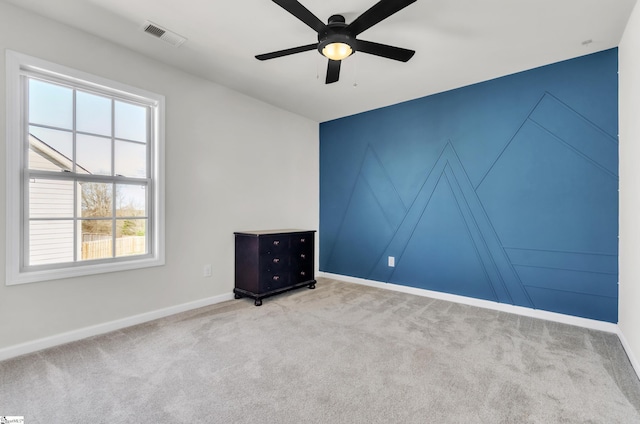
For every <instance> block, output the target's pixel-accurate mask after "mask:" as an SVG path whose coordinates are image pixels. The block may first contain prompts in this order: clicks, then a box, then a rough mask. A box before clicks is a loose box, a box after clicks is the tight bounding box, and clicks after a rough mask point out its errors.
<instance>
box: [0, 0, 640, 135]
mask: <svg viewBox="0 0 640 424" xmlns="http://www.w3.org/2000/svg"><path fill="white" fill-rule="evenodd" d="M5 1H7V2H8V3H12V4H14V5H16V6H19V7H23V8H26V9H30V10H33V11H34V12H36V13H39V14H41V15H44V16H47V17H50V18H52V19H55V20H58V21H61V22H63V23H66V24H68V25H71V26H73V27H77V28H80V29H82V30H85V31H87V32H89V33H93V34H95V35H98V36H100V37H102V38H105V39H107V40H110V41H113V42H115V43H118V44H121V45H124V46H126V47H128V48H130V49H132V50H135V51H138V52H140V53H142V54H144V55H147V56H150V57H153V58H155V59H157V60H159V61H161V62H165V63H167V64H171V65H173V66H176V67H178V68H181V69H183V70H185V71H187V72H190V73H192V74H195V75H198V76H201V77H204V78H206V79H209V80H211V81H214V82H217V83H219V84H222V85H225V86H228V87H231V88H233V89H235V90H237V91H240V92H242V93H245V94H247V95H249V96H252V97H254V98H257V99H260V100H263V101H265V102H267V103H270V104H273V105H276V106H278V107H281V108H283V109H286V110H289V111H292V112H295V113H297V114H300V115H303V116H306V117H308V118H310V119H313V120H315V121H318V122H323V121H327V120H331V119H335V118H339V117H343V116H347V115H352V114H355V113H359V112H363V111H366V110H371V109H375V108H378V107H382V106H387V105H390V104H394V103H398V102H401V101H405V100H410V99H414V98H418V97H423V96H426V95H429V94H433V93H438V92H442V91H446V90H449V89H452V88H457V87H461V86H464V85H468V84H472V83H476V82H480V81H484V80H488V79H492V78H496V77H499V76H503V75H507V74H511V73H514V72H518V71H522V70H526V69H531V68H534V67H537V66H541V65H546V64H549V63H553V62H557V61H560V60H564V59H569V58H573V57H577V56H582V55H585V54H589V53H593V52H597V51H601V50H605V49H609V48H612V47H616V46H617V45H618V43H619V42H620V38H621V36H622V33H623V31H624V27H625V25H626V23H627V20H628V18H629V15H630V14H631V11H632V9H633V6H634V5H635V3H636V0H418V1H417V2H416V3H414V4H412V5H410V6H408V7H407V8H405V9H403V10H401V11H400V12H398V13H397V14H395V15H393V16H391V17H390V18H388V19H386V20H384V21H382V22H380V23H379V24H378V25H376V26H374V27H373V28H371V29H369V30H367V31H365V32H363V33H362V34H361V35H360V36H359V37H358V38H361V39H364V40H368V41H375V42H378V43H383V44H390V45H394V46H398V47H404V48H408V49H412V50H416V54H415V56H414V57H413V58H412V59H411V60H410V61H409V62H407V63H402V62H396V61H393V60H388V59H383V58H379V57H376V56H371V55H367V54H364V53H357V54H355V55H353V56H352V57H350V58H348V59H346V60H345V61H344V62H343V64H342V71H341V75H340V81H339V82H338V83H335V84H330V85H325V84H324V78H325V73H326V66H327V63H326V62H327V60H326V59H325V58H323V57H322V56H321V55H320V54H319V53H318V52H317V51H309V52H305V53H299V54H296V55H292V56H287V57H282V58H278V59H273V60H269V61H264V62H261V61H258V60H256V59H255V58H254V56H255V55H256V54H260V53H268V52H271V51H275V50H281V49H285V48H290V47H296V46H301V45H305V44H311V43H314V42H317V38H316V34H315V32H314V31H313V30H312V29H310V28H309V27H308V26H306V25H305V24H303V23H302V22H300V21H298V20H297V19H296V18H294V17H293V16H292V15H290V14H289V13H288V12H286V11H285V10H284V9H282V8H281V7H280V6H278V5H276V4H275V3H273V2H272V1H271V0H227V1H222V0H5ZM375 2H376V0H302V1H301V3H302V4H303V5H304V6H305V7H307V8H308V9H309V10H310V11H311V12H313V13H314V14H315V15H316V16H317V17H318V18H320V20H322V21H324V22H326V20H327V18H328V17H329V16H330V15H333V14H342V15H344V16H345V18H346V20H347V23H349V22H351V21H352V20H354V19H355V18H356V17H357V16H359V15H360V14H361V13H362V12H364V11H365V10H367V9H368V8H369V7H371V6H372V5H373V4H374V3H375ZM147 20H149V21H152V22H154V23H156V24H158V25H160V26H162V27H165V28H167V29H169V30H171V31H174V32H176V33H178V34H180V35H182V36H184V37H186V38H187V39H188V40H187V41H186V42H185V43H184V44H183V45H182V46H180V47H178V48H175V47H172V46H170V45H168V44H166V43H164V42H162V41H160V40H158V39H156V38H154V37H152V36H150V35H148V34H145V33H144V32H142V29H141V28H142V26H143V24H144V22H145V21H147ZM587 40H591V42H590V43H587V44H583V43H584V42H585V41H587Z"/></svg>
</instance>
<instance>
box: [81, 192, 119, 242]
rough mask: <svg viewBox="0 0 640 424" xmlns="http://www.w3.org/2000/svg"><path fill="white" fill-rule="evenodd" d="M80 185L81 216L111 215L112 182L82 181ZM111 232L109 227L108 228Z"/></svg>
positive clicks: (98, 216)
mask: <svg viewBox="0 0 640 424" xmlns="http://www.w3.org/2000/svg"><path fill="white" fill-rule="evenodd" d="M79 185H80V190H79V191H80V207H81V211H82V215H81V216H82V217H83V218H105V217H112V216H113V184H110V183H90V182H82V183H79ZM109 233H111V229H109Z"/></svg>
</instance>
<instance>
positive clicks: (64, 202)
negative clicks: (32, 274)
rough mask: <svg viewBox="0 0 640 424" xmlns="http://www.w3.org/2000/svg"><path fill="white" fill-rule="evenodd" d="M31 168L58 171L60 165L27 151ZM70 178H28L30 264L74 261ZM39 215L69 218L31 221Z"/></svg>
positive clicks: (71, 183) (41, 216)
mask: <svg viewBox="0 0 640 424" xmlns="http://www.w3.org/2000/svg"><path fill="white" fill-rule="evenodd" d="M29 166H30V167H31V168H32V169H33V168H35V169H39V170H50V171H60V167H59V166H57V165H55V164H53V163H52V162H51V161H49V160H48V159H47V158H45V157H43V156H41V155H40V154H38V153H37V152H34V151H33V150H31V149H30V150H29ZM73 185H74V183H73V181H63V180H53V179H40V178H38V179H32V180H31V181H29V205H30V209H29V218H30V223H29V265H43V264H50V263H58V262H68V261H73V220H72V218H73V205H74V202H73ZM34 218H36V219H38V218H48V219H52V218H68V220H63V221H58V220H47V221H40V220H37V221H33V220H32V219H34Z"/></svg>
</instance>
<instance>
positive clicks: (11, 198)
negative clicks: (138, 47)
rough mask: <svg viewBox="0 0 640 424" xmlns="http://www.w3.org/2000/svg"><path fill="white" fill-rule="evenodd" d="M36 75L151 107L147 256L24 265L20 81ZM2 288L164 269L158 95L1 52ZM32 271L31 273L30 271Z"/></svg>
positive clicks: (23, 129)
mask: <svg viewBox="0 0 640 424" xmlns="http://www.w3.org/2000/svg"><path fill="white" fill-rule="evenodd" d="M34 72H35V73H38V74H40V75H45V76H48V77H51V78H54V79H61V80H63V81H67V82H69V83H71V84H73V85H76V86H78V87H79V88H82V87H85V88H90V89H92V90H97V91H103V92H106V93H111V94H112V95H113V94H116V95H117V94H118V93H119V94H121V95H125V96H126V97H128V98H133V99H136V98H137V99H139V100H140V101H141V103H146V104H149V105H150V106H151V108H150V110H151V111H152V114H153V116H152V128H151V134H150V155H149V156H150V158H149V160H150V162H149V168H150V169H149V172H150V179H151V183H150V185H149V187H150V188H151V190H150V193H149V197H150V199H149V201H148V209H149V210H148V211H147V213H148V217H149V218H148V219H149V224H148V227H147V234H148V237H149V238H150V243H148V249H149V253H148V254H147V255H141V256H131V257H124V258H123V257H120V258H112V259H104V260H100V261H89V262H82V261H77V262H73V263H69V264H64V266H61V265H60V264H52V265H51V266H43V265H40V266H37V267H31V268H30V267H26V266H24V256H25V255H26V253H25V250H24V241H23V237H25V236H24V235H25V234H26V231H24V229H25V226H26V225H28V222H25V215H26V214H25V213H24V210H23V208H24V207H25V204H26V203H25V202H24V201H23V199H24V193H25V190H26V189H25V187H24V178H23V175H24V174H23V172H24V169H23V167H24V166H25V163H26V160H25V156H24V155H26V154H27V151H26V149H25V148H24V146H25V140H26V137H28V129H27V125H26V121H25V114H26V112H25V107H24V106H25V99H24V92H25V91H24V90H23V88H22V87H23V84H22V82H21V80H22V78H24V75H25V74H26V73H34ZM6 78H7V81H6V89H7V91H6V93H7V97H6V118H7V121H6V172H7V176H6V280H5V281H6V285H14V284H22V283H33V282H38V281H48V280H56V279H61V278H70V277H78V276H85V275H93V274H102V273H106V272H114V271H125V270H132V269H138V268H147V267H153V266H160V265H164V263H165V249H164V244H165V234H164V233H165V221H164V216H165V213H164V208H165V205H164V133H165V131H164V121H165V107H164V102H165V100H164V96H163V95H160V94H156V93H152V92H149V91H146V90H142V89H139V88H136V87H131V86H128V85H126V84H122V83H119V82H116V81H112V80H109V79H106V78H102V77H99V76H95V75H91V74H88V73H86V72H82V71H78V70H75V69H72V68H68V67H66V66H62V65H58V64H55V63H52V62H48V61H45V60H42V59H38V58H35V57H31V56H28V55H25V54H22V53H17V52H14V51H11V50H7V51H6ZM34 268H36V269H34Z"/></svg>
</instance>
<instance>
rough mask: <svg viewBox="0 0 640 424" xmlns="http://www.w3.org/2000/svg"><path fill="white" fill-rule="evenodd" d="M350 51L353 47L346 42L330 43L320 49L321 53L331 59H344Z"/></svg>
mask: <svg viewBox="0 0 640 424" xmlns="http://www.w3.org/2000/svg"><path fill="white" fill-rule="evenodd" d="M352 53H353V49H352V48H351V46H350V45H349V44H347V43H330V44H327V45H326V46H324V48H323V49H322V54H323V55H324V56H325V57H327V58H329V59H331V60H342V59H346V58H348V57H349V56H351V54H352Z"/></svg>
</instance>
